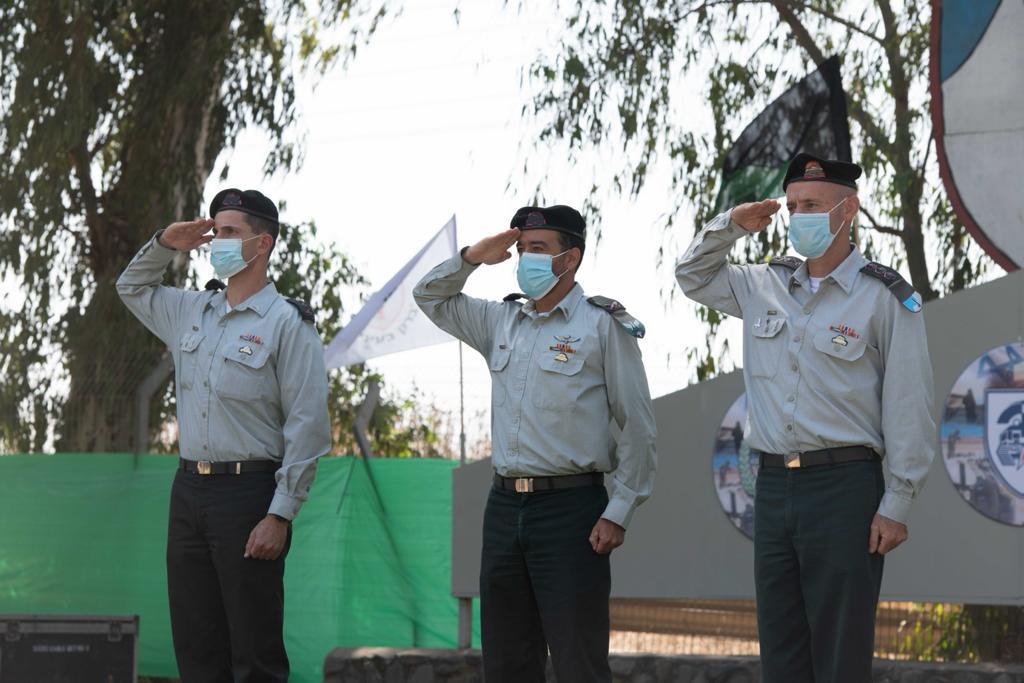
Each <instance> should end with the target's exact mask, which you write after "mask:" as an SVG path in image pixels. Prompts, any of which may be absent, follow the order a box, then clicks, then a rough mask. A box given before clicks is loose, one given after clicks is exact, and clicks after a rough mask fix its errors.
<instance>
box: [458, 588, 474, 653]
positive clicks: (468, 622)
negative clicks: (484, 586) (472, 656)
mask: <svg viewBox="0 0 1024 683" xmlns="http://www.w3.org/2000/svg"><path fill="white" fill-rule="evenodd" d="M457 647H458V648H459V649H460V650H468V649H469V648H471V647H473V598H459V635H458V641H457Z"/></svg>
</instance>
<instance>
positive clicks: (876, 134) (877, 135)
mask: <svg viewBox="0 0 1024 683" xmlns="http://www.w3.org/2000/svg"><path fill="white" fill-rule="evenodd" d="M771 3H772V6H773V7H775V11H776V12H778V13H779V18H781V19H782V20H783V21H784V22H785V23H786V24H787V25H788V26H789V28H790V30H791V31H792V32H793V38H794V39H795V40H796V42H797V45H799V46H800V47H801V48H803V50H804V52H806V53H807V54H808V56H809V57H810V58H811V59H812V60H813V61H814V63H815V64H821V63H822V62H824V61H825V55H824V53H822V51H821V50H819V49H818V45H817V43H815V41H814V37H813V36H811V34H810V32H809V31H808V30H807V27H806V26H804V25H803V23H802V22H801V21H800V17H798V16H797V14H796V12H794V11H793V9H792V7H791V6H790V4H789V2H787V1H786V0H771ZM847 103H848V106H849V112H850V116H852V117H853V119H854V120H855V121H856V122H857V123H858V124H860V127H861V128H863V129H864V133H865V134H866V135H868V137H870V138H871V142H872V143H873V144H874V145H875V146H876V147H878V148H879V150H880V151H881V152H882V154H884V155H885V156H886V157H887V158H890V159H891V158H892V156H893V154H894V153H895V149H894V148H893V145H892V143H891V142H890V140H889V136H888V135H886V133H885V131H884V130H882V127H881V126H879V125H878V124H877V123H876V122H875V120H874V119H872V118H871V115H870V114H868V113H867V112H866V111H865V110H864V108H863V107H861V106H860V103H859V102H858V101H857V100H856V99H855V98H853V97H849V98H847Z"/></svg>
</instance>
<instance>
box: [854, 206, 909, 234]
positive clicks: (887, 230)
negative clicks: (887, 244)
mask: <svg viewBox="0 0 1024 683" xmlns="http://www.w3.org/2000/svg"><path fill="white" fill-rule="evenodd" d="M860 212H861V213H862V214H864V215H865V216H867V219H868V222H869V223H871V229H872V230H874V231H875V232H880V233H882V234H884V235H895V236H897V237H900V238H902V237H903V231H902V230H900V229H899V228H894V227H892V226H889V225H879V224H878V221H876V220H875V217H874V216H872V215H871V212H870V211H868V210H867V209H866V208H864V207H863V206H862V207H860Z"/></svg>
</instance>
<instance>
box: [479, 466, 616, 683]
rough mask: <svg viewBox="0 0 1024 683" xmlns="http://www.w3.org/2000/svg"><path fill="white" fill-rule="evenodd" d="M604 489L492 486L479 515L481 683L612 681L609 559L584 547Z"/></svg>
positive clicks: (600, 509) (597, 516)
mask: <svg viewBox="0 0 1024 683" xmlns="http://www.w3.org/2000/svg"><path fill="white" fill-rule="evenodd" d="M607 505H608V494H607V493H606V492H605V489H604V487H603V486H584V487H580V488H574V489H559V490H555V491H539V492H537V493H514V492H512V491H502V490H498V489H491V494H490V496H489V497H488V499H487V508H486V510H485V511H484V538H483V541H484V542H483V553H482V558H481V560H482V562H481V566H480V631H481V633H480V635H481V639H482V641H483V642H482V645H483V660H484V662H483V663H484V681H486V683H544V681H545V677H544V669H545V666H546V664H547V659H548V651H550V652H551V664H552V668H553V669H554V672H555V678H556V679H557V680H558V683H611V681H612V673H611V669H610V668H609V665H608V627H609V614H608V597H609V593H610V592H611V565H610V563H609V559H608V558H609V556H608V555H598V554H597V553H596V552H594V549H593V548H592V547H591V546H590V541H589V540H588V539H589V538H590V532H591V530H592V529H593V528H594V525H595V524H596V523H597V520H598V519H600V517H601V513H602V512H604V509H605V506H607Z"/></svg>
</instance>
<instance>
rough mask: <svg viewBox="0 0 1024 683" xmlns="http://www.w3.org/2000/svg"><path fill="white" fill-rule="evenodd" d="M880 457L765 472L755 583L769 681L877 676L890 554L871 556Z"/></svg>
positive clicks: (837, 682)
mask: <svg viewBox="0 0 1024 683" xmlns="http://www.w3.org/2000/svg"><path fill="white" fill-rule="evenodd" d="M884 488H885V483H884V481H883V479H882V466H881V462H880V461H878V460H874V461H865V462H849V463H843V464H840V465H822V466H819V467H809V468H806V469H785V468H780V467H763V468H761V470H760V472H759V473H758V476H757V493H756V505H755V506H754V579H755V584H756V589H757V630H758V636H759V639H760V641H761V669H762V672H763V674H762V675H763V680H764V683H865V682H867V681H870V680H871V662H872V656H873V651H874V642H875V637H874V635H875V608H876V607H877V606H878V594H879V591H880V589H881V586H882V566H883V558H882V556H881V555H878V554H869V553H868V534H869V529H870V526H871V520H872V518H873V517H874V515H875V512H876V511H877V509H878V503H879V502H880V501H881V498H882V494H883V492H884Z"/></svg>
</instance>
